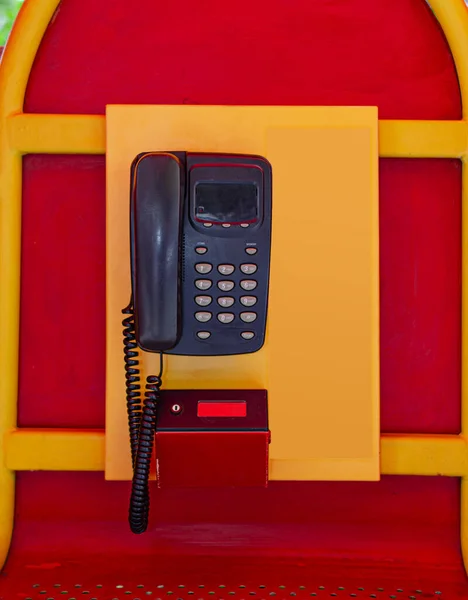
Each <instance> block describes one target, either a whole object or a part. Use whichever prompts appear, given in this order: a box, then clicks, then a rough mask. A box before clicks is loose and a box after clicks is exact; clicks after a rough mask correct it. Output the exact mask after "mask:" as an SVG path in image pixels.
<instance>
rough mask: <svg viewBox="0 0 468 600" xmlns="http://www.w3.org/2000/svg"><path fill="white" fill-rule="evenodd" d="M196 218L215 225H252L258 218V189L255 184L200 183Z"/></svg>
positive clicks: (197, 193) (196, 200)
mask: <svg viewBox="0 0 468 600" xmlns="http://www.w3.org/2000/svg"><path fill="white" fill-rule="evenodd" d="M195 216H196V218H197V219H198V220H200V221H211V222H213V223H252V222H255V221H256V220H257V218H258V188H257V186H256V185H255V184H254V183H198V184H197V186H196V188H195Z"/></svg>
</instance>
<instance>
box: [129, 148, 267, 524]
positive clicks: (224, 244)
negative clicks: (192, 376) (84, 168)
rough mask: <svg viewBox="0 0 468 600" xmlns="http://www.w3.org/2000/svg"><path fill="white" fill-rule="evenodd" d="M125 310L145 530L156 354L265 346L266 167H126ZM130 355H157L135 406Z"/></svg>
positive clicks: (246, 163) (157, 383)
mask: <svg viewBox="0 0 468 600" xmlns="http://www.w3.org/2000/svg"><path fill="white" fill-rule="evenodd" d="M130 239H131V272H132V301H131V302H130V305H129V306H128V307H127V308H126V309H124V311H123V312H124V314H126V315H128V316H127V317H126V318H125V320H124V322H123V324H124V327H125V329H124V353H125V369H126V385H127V407H128V417H129V428H130V442H131V449H132V463H133V470H134V476H133V482H132V495H131V501H130V513H129V522H130V527H131V529H132V531H133V532H134V533H142V532H144V531H145V530H146V528H147V522H148V512H149V491H148V480H149V472H150V466H151V457H152V451H153V444H154V435H155V430H156V407H157V402H158V397H159V390H160V387H161V376H162V354H163V353H172V354H183V355H194V356H204V355H205V356H210V355H211V356H213V355H229V354H245V353H250V352H255V351H257V350H259V349H260V348H261V346H262V345H263V343H264V338H265V326H266V316H267V305H268V280H269V267H270V242H271V167H270V165H269V163H268V162H267V161H266V160H265V159H264V158H261V157H257V156H241V155H225V154H188V153H182V152H147V153H144V154H140V155H139V156H137V157H136V159H135V160H134V162H133V164H132V167H131V186H130ZM138 347H140V348H141V349H142V350H145V351H149V352H158V353H159V354H160V358H161V369H160V371H161V372H160V373H159V375H158V376H150V377H148V379H147V383H146V392H145V399H144V402H143V403H142V398H141V386H140V373H139V362H138Z"/></svg>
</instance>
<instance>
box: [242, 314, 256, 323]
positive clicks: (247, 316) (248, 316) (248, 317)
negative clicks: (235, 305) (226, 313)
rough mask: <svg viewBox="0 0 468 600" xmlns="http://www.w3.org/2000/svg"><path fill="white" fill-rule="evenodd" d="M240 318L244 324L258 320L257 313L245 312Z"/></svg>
mask: <svg viewBox="0 0 468 600" xmlns="http://www.w3.org/2000/svg"><path fill="white" fill-rule="evenodd" d="M240 318H241V320H242V321H244V323H253V322H254V321H255V319H256V318H257V313H254V312H243V313H241V314H240Z"/></svg>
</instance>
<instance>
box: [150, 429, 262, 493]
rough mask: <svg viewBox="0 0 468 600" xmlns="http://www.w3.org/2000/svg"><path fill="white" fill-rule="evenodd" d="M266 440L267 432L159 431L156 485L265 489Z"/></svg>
mask: <svg viewBox="0 0 468 600" xmlns="http://www.w3.org/2000/svg"><path fill="white" fill-rule="evenodd" d="M269 437H270V434H269V433H268V432H267V431H255V432H254V431H249V432H245V431H237V432H234V431H224V432H217V431H209V432H203V431H196V432H194V431H192V432H184V431H172V432H170V431H166V432H159V433H157V434H156V448H157V459H158V474H159V479H158V483H159V486H160V487H165V486H186V487H217V486H231V487H232V486H261V487H266V485H267V484H268V444H269Z"/></svg>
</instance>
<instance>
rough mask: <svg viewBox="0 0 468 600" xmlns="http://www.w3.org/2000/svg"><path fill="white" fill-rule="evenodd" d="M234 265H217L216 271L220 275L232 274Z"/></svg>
mask: <svg viewBox="0 0 468 600" xmlns="http://www.w3.org/2000/svg"><path fill="white" fill-rule="evenodd" d="M234 269H235V267H234V265H218V271H219V272H220V273H221V275H232V274H233V273H234Z"/></svg>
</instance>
